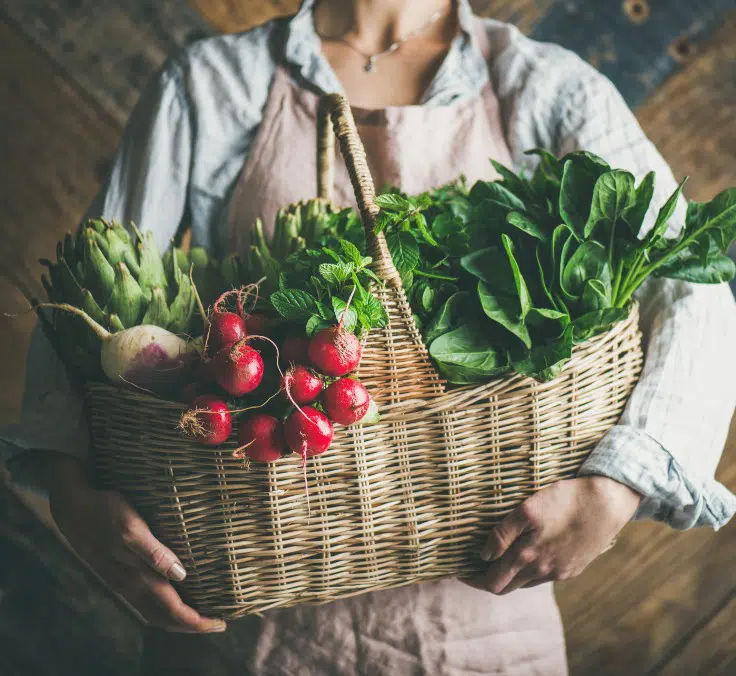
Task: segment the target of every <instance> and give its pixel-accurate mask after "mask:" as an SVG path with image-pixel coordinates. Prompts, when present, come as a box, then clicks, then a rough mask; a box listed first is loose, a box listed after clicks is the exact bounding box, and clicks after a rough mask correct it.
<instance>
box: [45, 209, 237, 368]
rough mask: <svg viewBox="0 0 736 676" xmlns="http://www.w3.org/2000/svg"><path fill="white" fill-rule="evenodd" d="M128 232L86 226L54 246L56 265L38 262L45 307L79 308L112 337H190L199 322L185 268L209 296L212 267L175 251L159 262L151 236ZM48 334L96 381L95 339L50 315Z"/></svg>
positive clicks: (203, 257) (68, 318)
mask: <svg viewBox="0 0 736 676" xmlns="http://www.w3.org/2000/svg"><path fill="white" fill-rule="evenodd" d="M131 230H132V234H131V233H129V232H128V231H127V230H126V229H125V228H124V227H123V226H122V225H120V224H119V223H115V222H108V221H105V220H90V221H89V222H88V223H87V224H86V225H84V226H82V227H81V228H80V230H79V231H78V232H77V234H76V236H74V235H72V234H70V233H67V235H66V237H65V238H64V240H63V241H62V242H59V244H58V245H57V248H56V262H54V263H52V262H51V261H49V260H46V259H42V260H41V263H42V264H43V265H45V266H46V267H47V268H48V273H49V275H48V277H46V276H45V275H44V276H43V277H42V282H43V284H44V287H45V289H46V293H47V294H48V297H49V301H50V302H52V303H69V304H71V305H74V306H76V307H78V308H81V309H82V310H84V311H85V312H86V313H87V314H89V316H90V317H92V318H93V319H94V320H96V321H97V322H98V323H100V324H101V325H102V326H104V327H106V328H107V329H109V330H110V331H112V332H117V331H122V330H123V329H126V328H129V327H131V326H136V325H140V324H154V325H156V326H160V327H162V328H164V329H168V330H169V331H171V332H173V333H183V334H189V335H196V334H197V332H198V329H199V330H200V331H201V318H200V317H199V314H198V313H196V312H195V307H196V303H195V291H194V288H193V287H192V283H191V280H190V276H189V273H190V267H191V269H192V277H193V278H194V279H195V280H197V279H199V280H200V283H201V284H202V287H203V289H205V290H206V291H207V293H208V294H216V293H217V291H218V290H220V289H219V288H218V287H219V286H220V285H221V284H224V282H221V281H220V280H221V279H222V278H221V275H220V274H219V268H218V264H217V262H216V261H214V260H212V259H210V258H209V256H208V255H207V253H206V252H205V251H204V250H195V249H193V250H192V251H191V253H190V254H187V253H186V252H184V251H182V250H180V249H174V250H173V251H171V252H167V254H166V255H165V256H164V257H163V258H162V257H161V255H160V253H159V250H158V247H157V246H156V242H155V240H154V237H153V233H152V232H151V231H147V232H146V233H141V232H140V230H138V228H136V227H135V225H132V226H131ZM195 283H196V282H195ZM53 326H54V329H55V333H56V336H57V338H58V345H59V349H60V350H61V351H62V358H63V359H64V361H65V362H66V363H67V364H68V365H70V366H72V367H73V368H75V369H79V370H81V374H80V375H82V376H83V377H87V378H90V377H94V376H95V375H98V374H99V369H100V366H99V352H100V344H99V339H98V338H97V336H96V335H95V334H94V333H93V332H92V331H91V330H90V329H89V327H88V326H87V325H86V324H85V322H84V321H83V320H81V319H80V318H78V317H75V316H73V315H70V314H68V313H64V312H55V313H54V317H53Z"/></svg>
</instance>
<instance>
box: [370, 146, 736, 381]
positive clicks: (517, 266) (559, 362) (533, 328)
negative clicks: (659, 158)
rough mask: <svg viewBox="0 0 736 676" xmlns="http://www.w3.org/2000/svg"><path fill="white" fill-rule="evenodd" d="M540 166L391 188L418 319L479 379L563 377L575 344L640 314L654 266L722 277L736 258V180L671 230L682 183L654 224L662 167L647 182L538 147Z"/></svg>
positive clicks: (384, 203)
mask: <svg viewBox="0 0 736 676" xmlns="http://www.w3.org/2000/svg"><path fill="white" fill-rule="evenodd" d="M532 153H534V154H537V155H539V156H540V163H539V165H538V168H537V169H536V171H535V172H534V174H533V175H532V176H531V177H527V176H525V175H523V174H519V175H517V174H515V173H513V172H512V171H510V170H509V169H507V168H506V167H504V166H502V165H499V164H496V163H494V164H495V166H496V169H497V170H498V172H499V173H500V175H501V176H502V179H501V180H499V181H494V182H482V181H480V182H478V183H476V184H475V185H474V186H473V187H472V189H470V190H468V189H467V187H466V186H465V185H464V183H463V181H458V182H457V183H455V184H452V185H449V186H446V187H443V188H441V189H439V190H436V191H434V192H432V193H428V194H423V195H419V196H416V197H408V196H406V195H403V194H400V193H388V194H384V195H379V196H378V198H377V202H378V204H379V205H380V206H381V208H382V212H381V213H380V214H379V217H378V221H377V226H378V229H379V230H384V231H385V233H386V240H387V244H388V248H389V251H390V252H391V256H392V258H393V261H394V264H395V265H396V267H397V268H398V270H399V272H400V273H401V275H402V279H403V282H404V287H405V289H406V291H407V295H408V297H409V299H410V303H411V306H412V310H413V312H414V313H415V319H416V321H417V324H418V326H419V327H420V329H421V331H422V334H423V337H424V340H425V342H426V344H427V345H428V346H429V351H430V354H431V356H432V357H433V359H434V360H435V362H436V363H437V366H438V368H439V370H440V371H441V373H442V375H443V376H444V377H445V378H446V379H447V380H448V381H449V382H452V383H458V384H463V383H475V382H482V381H484V380H487V379H489V378H493V377H496V376H499V375H501V374H503V373H506V372H508V371H516V372H518V373H522V374H525V375H528V376H531V377H533V378H536V379H538V380H540V381H546V380H550V379H552V378H554V377H555V376H556V375H557V374H558V373H559V372H560V370H561V369H562V367H563V366H564V364H565V363H566V361H567V360H568V359H569V358H570V356H571V354H572V348H573V345H574V344H575V343H579V342H582V341H585V340H588V339H589V338H591V337H592V336H593V335H595V334H597V333H600V332H602V331H605V330H606V329H607V328H609V327H610V326H611V325H612V324H613V323H615V322H617V321H619V320H621V319H623V318H624V317H626V316H627V314H628V311H629V304H630V302H631V300H632V296H633V294H634V292H635V291H636V289H637V288H638V287H639V286H640V285H641V284H642V283H643V282H644V280H645V279H646V278H647V277H648V276H650V275H653V276H666V277H673V278H677V279H683V280H688V281H692V282H704V283H718V282H722V281H727V280H729V279H731V278H733V276H734V273H735V272H736V270H735V269H734V263H733V261H732V260H731V259H730V258H729V257H728V256H727V255H726V252H727V250H728V247H729V245H730V243H731V242H732V241H733V240H734V238H735V237H736V189H730V190H726V191H724V192H722V193H721V194H719V195H717V196H716V197H715V198H714V199H713V200H712V201H710V202H707V203H698V202H690V204H689V206H688V210H687V219H686V223H685V227H684V228H683V229H682V231H681V232H680V233H679V235H678V236H676V237H672V238H668V237H666V236H665V234H666V232H667V230H668V224H669V221H670V218H671V217H672V215H673V213H674V211H675V208H676V205H677V201H678V199H679V197H680V194H681V190H682V185H680V186H679V187H678V189H677V190H676V191H675V193H674V194H673V195H672V196H671V197H670V199H669V200H668V201H667V203H666V204H665V205H664V206H663V207H662V208H661V210H659V212H658V213H657V214H656V220H655V223H654V226H653V227H652V228H651V229H650V230H649V231H648V232H647V233H646V234H644V235H643V236H640V232H641V230H642V225H643V223H644V221H645V216H646V215H647V213H648V211H649V210H650V207H651V201H652V198H653V194H654V183H655V176H654V173H650V174H648V175H647V176H646V177H645V178H644V179H643V180H642V181H641V183H640V184H639V185H638V186H637V185H636V183H635V179H634V176H633V175H632V174H631V173H629V172H627V171H622V170H619V169H612V168H611V167H610V166H609V165H608V164H607V163H606V162H605V161H604V160H602V159H601V158H599V157H597V156H595V155H592V154H590V153H587V152H575V153H572V154H570V155H567V156H566V157H563V158H562V159H557V158H556V157H554V156H552V155H550V154H549V153H547V152H545V151H542V150H536V151H532Z"/></svg>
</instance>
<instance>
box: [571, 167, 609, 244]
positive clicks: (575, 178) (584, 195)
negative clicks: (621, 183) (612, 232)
mask: <svg viewBox="0 0 736 676" xmlns="http://www.w3.org/2000/svg"><path fill="white" fill-rule="evenodd" d="M598 159H599V158H598ZM598 159H593V156H590V155H589V154H587V153H575V154H571V155H568V156H567V159H564V158H563V162H564V169H563V172H562V183H561V184H560V204H559V209H560V215H561V216H562V219H563V221H564V222H565V223H566V224H567V225H568V226H569V227H570V228H571V229H572V230H573V232H575V234H576V235H577V236H578V237H579V238H581V239H582V238H583V236H584V234H585V225H586V223H587V222H588V218H589V216H590V210H591V204H592V203H593V191H594V189H595V184H596V182H597V181H598V179H599V178H600V176H602V175H603V174H604V173H605V172H606V171H607V169H608V165H606V164H605V163H603V165H602V164H601V163H600V162H599V161H598Z"/></svg>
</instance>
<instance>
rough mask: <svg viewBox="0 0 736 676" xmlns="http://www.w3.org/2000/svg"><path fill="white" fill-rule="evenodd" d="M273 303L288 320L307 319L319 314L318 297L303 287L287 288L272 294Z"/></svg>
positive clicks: (299, 320) (277, 310) (298, 320)
mask: <svg viewBox="0 0 736 676" xmlns="http://www.w3.org/2000/svg"><path fill="white" fill-rule="evenodd" d="M271 305H273V307H274V309H275V310H276V312H278V313H279V314H280V315H281V316H282V317H283V318H284V319H286V320H288V321H294V322H301V321H307V320H308V319H309V318H310V317H311V316H312V315H316V314H319V307H318V304H317V299H316V298H315V297H314V296H313V295H312V294H311V293H308V292H307V291H303V290H301V289H285V290H283V291H275V292H274V293H272V294H271Z"/></svg>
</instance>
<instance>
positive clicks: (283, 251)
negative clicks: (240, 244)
mask: <svg viewBox="0 0 736 676" xmlns="http://www.w3.org/2000/svg"><path fill="white" fill-rule="evenodd" d="M345 211H350V210H345ZM342 214H343V212H340V211H338V210H337V209H336V208H335V207H334V206H333V205H332V203H331V202H328V201H326V200H323V199H311V200H306V201H301V202H296V203H294V204H290V205H289V206H288V207H286V208H283V209H279V210H278V212H277V214H276V220H275V222H274V229H273V236H272V237H271V238H270V239H269V238H268V237H266V233H265V232H264V229H263V222H262V221H261V220H260V219H257V220H256V222H255V223H254V225H253V235H252V240H253V241H252V243H251V246H250V250H249V252H248V258H247V260H246V263H245V268H246V269H245V272H246V274H247V276H248V278H249V279H248V280H247V281H249V282H256V281H258V280H259V279H262V278H264V277H265V281H264V283H263V287H262V290H263V291H264V292H265V293H266V295H268V294H270V293H271V292H273V291H275V290H276V289H277V288H278V277H279V269H280V264H281V263H282V262H283V261H284V260H285V259H286V258H287V257H288V256H289V255H290V254H293V253H295V252H296V251H299V250H300V249H304V248H307V247H309V248H315V247H319V246H326V245H329V242H330V240H331V239H335V238H338V237H340V236H341V234H342V233H341V232H339V230H340V224H341V219H339V218H336V216H339V215H342Z"/></svg>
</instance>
